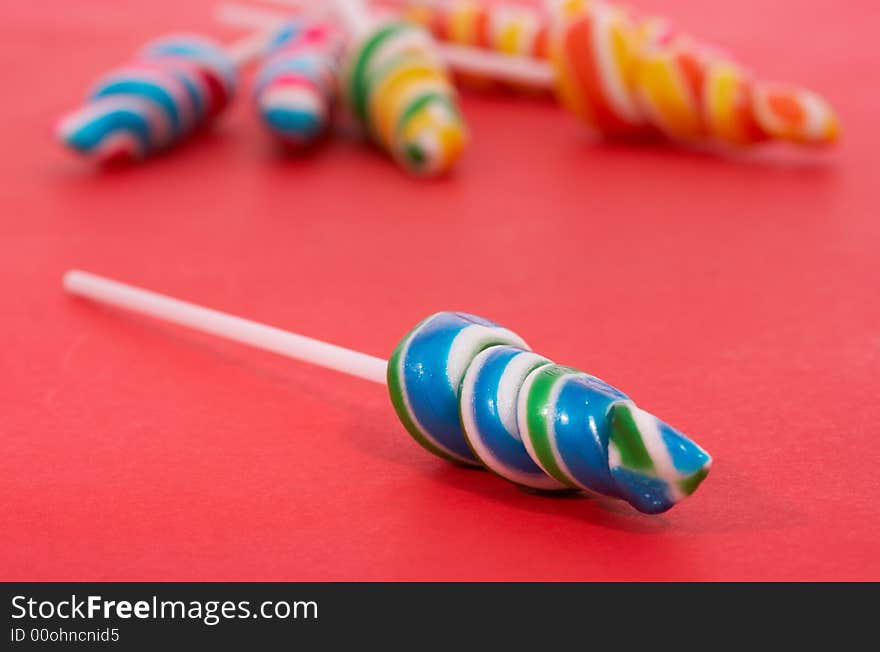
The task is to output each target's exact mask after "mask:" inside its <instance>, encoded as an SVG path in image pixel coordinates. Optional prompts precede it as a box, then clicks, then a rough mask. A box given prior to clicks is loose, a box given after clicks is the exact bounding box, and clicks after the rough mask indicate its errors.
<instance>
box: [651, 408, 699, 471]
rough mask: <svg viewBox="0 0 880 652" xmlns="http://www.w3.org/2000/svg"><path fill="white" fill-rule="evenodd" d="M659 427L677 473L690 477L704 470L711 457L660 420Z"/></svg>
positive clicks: (658, 421)
mask: <svg viewBox="0 0 880 652" xmlns="http://www.w3.org/2000/svg"><path fill="white" fill-rule="evenodd" d="M657 426H658V428H659V429H660V435H661V436H662V437H663V443H664V444H665V445H666V448H667V450H668V451H669V456H670V457H671V458H672V464H673V466H675V470H676V471H678V472H679V473H681V474H682V475H690V474H692V473H694V472H696V471H699V470H700V469H702V468H703V467H704V466H705V465H706V463H707V462H708V461H709V455H708V454H707V453H706V452H705V451H704V450H702V449H701V448H700V447H699V446H697V445H696V444H695V443H694V442H692V441H691V440H690V439H688V438H687V437H685V436H684V435H682V434H681V433H680V432H678V431H677V430H675V429H674V428H672V427H670V426H668V425H667V424H665V423H663V422H662V421H660V420H659V419H658V420H657Z"/></svg>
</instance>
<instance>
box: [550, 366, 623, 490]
mask: <svg viewBox="0 0 880 652" xmlns="http://www.w3.org/2000/svg"><path fill="white" fill-rule="evenodd" d="M560 382H562V383H564V385H563V388H562V390H561V391H560V392H559V398H558V399H557V403H556V406H555V408H556V419H555V423H554V430H555V433H556V440H555V441H556V448H557V450H558V451H559V456H560V457H561V458H562V460H563V462H564V463H565V467H566V468H567V469H568V470H569V471H570V472H571V475H572V476H573V478H574V479H575V480H576V481H577V482H578V483H579V484H581V485H583V486H585V487H587V488H589V489H591V490H593V491H596V492H598V493H601V494H605V495H606V496H619V495H620V492H619V491H618V489H617V486H616V484H615V482H614V479H613V478H612V477H611V474H610V473H609V470H608V436H609V434H610V433H609V428H608V421H607V419H606V414H607V413H608V408H609V407H610V406H611V404H612V403H614V402H616V401H620V400H627V396H626V395H625V394H624V393H623V392H621V391H620V390H618V389H615V388H614V387H612V386H611V385H609V384H608V383H606V382H604V381H602V380H599V379H598V378H595V377H594V376H590V375H588V374H578V375H572V376H568V377H566V378H564V379H563V380H562V381H560Z"/></svg>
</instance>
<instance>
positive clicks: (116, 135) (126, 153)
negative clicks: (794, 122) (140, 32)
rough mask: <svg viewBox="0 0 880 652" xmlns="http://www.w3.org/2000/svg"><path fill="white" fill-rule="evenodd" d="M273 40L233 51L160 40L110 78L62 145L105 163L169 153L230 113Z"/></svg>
mask: <svg viewBox="0 0 880 652" xmlns="http://www.w3.org/2000/svg"><path fill="white" fill-rule="evenodd" d="M267 38H268V37H267V36H266V35H265V34H257V35H254V36H252V37H249V38H247V39H244V40H242V41H240V42H239V43H237V44H235V45H233V46H231V47H229V48H223V47H221V46H220V45H218V44H217V43H215V42H213V41H210V40H208V39H205V38H202V37H198V36H189V35H180V36H170V37H166V38H163V39H160V40H157V41H155V42H153V43H151V44H149V45H147V46H146V47H145V48H144V49H143V50H141V52H140V53H139V54H138V56H137V57H136V58H135V60H134V61H132V62H130V63H129V64H127V65H125V66H122V67H120V68H117V69H115V70H113V71H111V72H109V73H108V74H107V75H105V76H104V77H103V78H102V79H101V80H100V81H99V82H98V83H97V84H96V85H95V87H94V89H93V90H92V92H91V93H90V95H89V97H88V101H87V102H86V104H85V105H84V106H83V107H82V108H80V109H78V110H76V111H74V112H72V113H70V114H68V115H67V116H65V117H64V118H62V119H61V121H60V122H59V123H58V138H59V140H61V142H62V143H64V144H65V145H67V146H68V147H69V148H71V149H72V150H73V151H75V152H77V153H79V154H82V155H84V156H86V157H89V158H92V159H95V160H97V161H100V162H109V161H119V160H124V161H131V160H139V159H142V158H144V157H146V156H148V155H150V154H153V153H155V152H159V151H162V150H165V149H168V148H169V147H171V146H173V145H174V144H175V143H177V142H179V141H180V140H182V139H183V138H185V137H186V136H188V135H190V134H192V133H193V132H194V131H196V130H197V129H198V128H200V127H202V126H204V125H206V124H207V123H209V122H211V121H212V120H213V119H214V118H216V117H217V116H218V115H219V114H220V113H221V112H222V111H223V110H224V109H225V108H226V107H227V105H228V104H229V102H230V101H231V99H232V97H233V95H234V93H235V89H236V85H237V76H238V73H237V67H238V66H239V65H241V64H243V63H244V62H246V61H247V60H249V59H251V58H252V57H253V56H255V55H256V54H257V53H258V52H259V51H260V50H261V49H262V48H263V47H264V45H265V41H266V40H267Z"/></svg>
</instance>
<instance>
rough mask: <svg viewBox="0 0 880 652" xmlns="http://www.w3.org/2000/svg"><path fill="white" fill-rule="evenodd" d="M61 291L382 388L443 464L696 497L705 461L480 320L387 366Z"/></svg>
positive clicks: (105, 282) (572, 485) (588, 486)
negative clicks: (306, 363)
mask: <svg viewBox="0 0 880 652" xmlns="http://www.w3.org/2000/svg"><path fill="white" fill-rule="evenodd" d="M64 286H65V288H66V289H67V291H68V292H70V293H72V294H76V295H79V296H83V297H88V298H90V299H93V300H96V301H100V302H103V303H107V304H110V305H115V306H118V307H122V308H126V309H129V310H133V311H135V312H139V313H142V314H146V315H151V316H153V317H158V318H160V319H165V320H167V321H171V322H174V323H177V324H181V325H184V326H187V327H189V328H193V329H196V330H201V331H204V332H208V333H212V334H214V335H218V336H221V337H225V338H228V339H232V340H235V341H238V342H242V343H245V344H249V345H251V346H254V347H257V348H261V349H265V350H268V351H272V352H275V353H279V354H281V355H286V356H288V357H291V358H294V359H298V360H304V361H307V362H311V363H314V364H317V365H321V366H324V367H329V368H331V369H336V370H338V371H342V372H345V373H348V374H351V375H354V376H358V377H361V378H365V379H367V380H372V381H374V382H378V383H383V382H387V385H388V391H389V394H390V396H391V402H392V404H393V406H394V409H395V411H396V412H397V415H398V417H399V418H400V421H401V423H402V424H403V425H404V427H405V428H406V430H407V431H408V432H409V433H410V434H411V435H412V437H413V438H414V439H415V440H416V441H417V442H418V443H419V444H420V445H421V446H423V447H424V448H425V449H427V450H429V451H430V452H432V453H434V454H435V455H438V456H439V457H442V458H444V459H447V460H450V461H453V462H456V463H459V464H467V465H473V466H484V467H486V468H488V469H490V470H492V471H493V472H495V473H497V474H498V475H500V476H502V477H503V478H506V479H508V480H510V481H512V482H514V483H517V484H519V485H522V486H525V487H529V488H533V489H540V490H571V489H581V490H584V491H587V492H589V493H593V494H599V495H602V496H607V497H611V498H619V499H622V500H625V501H626V502H628V503H629V504H630V505H632V506H633V507H635V508H636V509H638V510H639V511H642V512H645V513H649V514H655V513H660V512H664V511H666V510H668V509H670V508H671V507H673V506H674V505H675V504H676V503H678V502H680V501H681V500H683V499H684V498H686V497H687V496H689V495H690V494H692V493H693V492H694V491H695V490H696V488H697V487H698V486H699V484H700V483H701V482H702V481H703V479H705V477H706V475H707V474H708V472H709V467H710V465H711V458H710V457H709V455H708V454H707V453H706V452H705V451H703V450H702V449H701V448H700V447H699V446H697V445H696V444H695V443H693V442H692V441H691V440H690V439H688V438H687V437H685V436H684V435H683V434H681V433H680V432H678V431H677V430H675V429H673V428H672V427H670V426H669V425H667V424H665V423H663V422H662V421H660V420H659V419H657V418H656V417H654V416H652V415H651V414H648V413H647V412H645V411H644V410H642V409H640V408H638V407H637V406H636V405H635V403H634V402H633V401H632V399H630V398H629V397H628V396H627V395H626V394H624V393H623V392H621V391H620V390H618V389H616V388H614V387H612V386H611V385H609V384H608V383H606V382H604V381H602V380H600V379H598V378H596V377H595V376H591V375H590V374H587V373H584V372H581V371H577V370H576V369H572V368H569V367H563V366H560V365H556V364H554V363H552V362H551V361H550V360H547V359H546V358H543V357H541V356H539V355H537V354H535V353H532V352H531V351H530V349H529V347H528V345H527V344H526V343H525V342H524V341H523V339H522V338H521V337H520V336H518V335H517V334H516V333H513V332H512V331H510V330H507V329H506V328H503V327H501V326H499V325H498V324H495V323H493V322H491V321H488V320H486V319H483V318H481V317H475V316H473V315H468V314H464V313H458V312H440V313H437V314H434V315H432V316H430V317H428V318H427V319H425V320H424V321H422V322H421V323H419V324H418V325H416V327H415V328H414V329H413V330H412V331H410V333H408V334H407V335H406V336H404V338H403V339H402V340H401V341H400V343H399V344H398V345H397V348H396V349H395V350H394V352H393V353H392V355H391V359H390V360H389V361H388V362H387V363H386V362H385V360H382V359H380V358H376V357H373V356H370V355H366V354H364V353H358V352H356V351H351V350H349V349H344V348H342V347H338V346H335V345H332V344H328V343H326V342H320V341H318V340H314V339H311V338H308V337H304V336H302V335H297V334H294V333H289V332H286V331H282V330H280V329H277V328H272V327H270V326H265V325H262V324H257V323H255V322H252V321H248V320H245V319H242V318H240V317H234V316H232V315H228V314H224V313H221V312H217V311H215V310H210V309H208V308H202V307H200V306H196V305H194V304H191V303H186V302H183V301H179V300H177V299H172V298H170V297H165V296H162V295H159V294H155V293H153V292H148V291H146V290H141V289H138V288H135V287H132V286H129V285H124V284H122V283H118V282H116V281H111V280H109V279H104V278H101V277H98V276H95V275H92V274H88V273H86V272H80V271H71V272H68V273H67V274H66V275H65V278H64Z"/></svg>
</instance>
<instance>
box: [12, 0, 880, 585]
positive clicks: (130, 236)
mask: <svg viewBox="0 0 880 652" xmlns="http://www.w3.org/2000/svg"><path fill="white" fill-rule="evenodd" d="M637 4H638V6H639V7H642V8H645V9H649V10H660V9H662V10H663V12H664V13H666V14H668V15H670V16H672V17H673V18H675V19H676V22H677V23H678V24H679V25H680V26H682V27H683V28H684V29H687V30H690V31H693V32H695V33H698V34H700V35H702V36H703V37H705V38H707V39H710V40H714V41H716V42H718V43H720V44H723V45H725V46H727V47H729V48H730V49H731V50H732V51H734V52H737V53H738V54H739V55H740V56H741V58H742V59H743V60H744V61H746V62H747V63H750V64H753V65H756V66H758V67H760V68H761V69H762V70H763V71H764V72H765V73H766V74H767V76H769V77H776V78H786V79H792V80H801V81H809V82H811V84H812V85H813V86H814V87H815V88H816V89H818V90H820V91H822V92H823V93H825V94H827V96H828V97H829V98H830V99H831V100H832V101H833V103H834V104H835V105H836V107H837V108H838V109H839V111H840V114H841V116H842V121H843V125H844V129H845V134H844V140H843V142H842V143H841V144H840V146H839V147H837V148H835V149H834V150H833V151H830V152H826V153H821V154H815V155H814V154H809V155H804V154H798V153H791V152H782V153H778V152H771V153H769V154H767V155H761V156H758V157H746V158H744V159H742V160H740V159H737V160H720V159H718V158H713V157H709V156H705V155H700V154H695V153H689V152H683V151H680V150H675V149H672V148H663V147H653V148H652V147H643V148H639V147H628V146H611V145H605V146H592V145H590V144H589V143H588V142H587V139H586V138H585V136H584V135H583V131H582V129H581V128H580V126H579V125H578V124H577V123H576V121H575V120H573V119H572V118H570V117H569V116H567V115H566V114H564V113H563V112H562V111H560V110H559V109H557V108H556V107H554V106H553V105H551V104H550V103H545V102H540V101H536V100H528V99H520V100H513V99H510V98H498V97H494V98H493V97H480V96H476V95H466V96H465V98H464V99H463V102H462V104H463V109H464V111H465V113H466V115H467V118H468V120H469V122H470V125H471V128H472V130H473V134H474V139H473V145H472V147H471V148H470V150H469V151H468V153H467V156H466V157H465V158H464V159H463V160H462V162H461V165H460V167H459V168H458V170H457V173H456V174H455V175H454V176H453V177H452V178H450V179H448V180H444V181H439V182H424V181H418V180H413V179H410V178H407V177H406V176H404V175H403V174H401V173H400V172H399V171H398V170H397V169H396V168H395V167H394V166H393V165H391V164H390V163H389V162H388V161H386V160H385V159H384V158H383V157H382V156H381V155H378V154H376V153H375V152H373V151H371V150H370V149H368V148H364V147H362V146H360V145H358V144H356V143H352V142H346V141H343V140H339V141H336V142H333V143H331V144H330V145H329V146H328V147H326V148H324V149H322V150H321V151H319V152H317V153H316V154H315V155H314V156H311V157H307V158H304V159H285V158H283V157H281V156H279V155H277V153H276V152H274V151H273V149H272V147H270V146H269V144H268V142H267V141H266V139H265V138H264V137H263V135H262V134H261V132H260V130H259V127H258V125H257V124H256V123H255V121H254V119H253V116H252V115H251V113H250V107H249V105H248V103H247V102H241V103H239V105H238V107H237V108H236V110H234V111H233V112H232V114H230V115H229V116H227V118H226V119H225V120H224V121H223V122H222V123H221V124H220V125H219V126H218V128H217V129H216V130H214V131H213V132H212V133H210V134H208V135H205V136H203V137H200V138H198V139H197V140H196V141H195V142H192V143H189V145H188V146H185V147H182V148H181V149H179V150H178V151H176V152H174V153H172V154H170V155H168V156H164V157H161V158H159V159H156V160H153V161H151V162H149V163H148V164H146V165H143V166H141V167H137V168H133V169H129V170H124V171H119V172H115V173H110V174H100V173H97V172H96V171H95V170H92V169H90V168H89V167H88V166H87V165H83V164H82V162H81V161H77V160H74V159H72V158H70V157H68V156H67V155H65V153H63V152H62V151H60V150H59V148H58V147H57V146H56V144H55V143H53V142H52V140H51V138H50V137H49V125H50V124H51V122H52V120H53V119H54V118H56V117H57V116H58V115H59V113H60V112H62V111H63V110H64V109H66V108H69V107H70V106H71V105H72V104H73V103H74V102H75V101H76V100H78V99H79V98H81V97H82V95H83V93H84V91H85V89H86V88H87V84H88V82H89V81H90V80H92V79H93V78H94V77H95V76H96V75H98V74H99V73H100V72H102V71H103V70H106V69H107V68H109V67H110V66H112V65H114V64H116V63H119V62H121V61H123V60H124V59H125V58H126V57H127V56H128V55H129V54H130V53H131V52H132V51H133V50H134V49H135V48H137V47H138V46H139V45H140V44H142V43H143V42H145V41H146V40H148V39H149V38H150V37H152V36H155V35H157V34H160V33H163V32H167V31H174V30H179V29H181V28H187V29H199V30H202V31H206V32H209V33H212V34H214V35H216V36H223V37H229V38H231V37H233V36H234V35H235V32H233V31H231V30H228V29H222V28H218V27H216V26H215V25H213V24H212V22H211V19H210V8H211V2H209V1H207V0H200V1H199V2H186V3H183V2H167V1H162V2H159V1H157V0H138V1H130V2H121V1H119V0H114V1H112V2H111V1H110V0H105V1H102V2H98V1H96V0H93V1H91V2H78V3H72V2H65V1H62V0H56V1H55V2H49V3H29V2H18V3H5V4H4V5H3V7H2V9H0V44H2V45H0V56H2V59H0V73H2V78H3V80H4V87H5V88H6V93H5V101H4V102H3V103H2V104H0V129H2V130H3V131H2V143H3V148H2V150H0V179H2V183H0V283H2V288H3V290H4V291H3V292H2V294H0V317H2V319H0V342H2V348H0V378H2V380H0V496H2V498H0V503H2V509H0V578H2V579H6V580H12V579H25V580H101V579H114V580H172V579H173V580H203V579H210V580H245V579H246V580H306V579H320V580H331V579H858V578H862V579H869V578H870V579H875V580H877V579H880V555H878V554H877V553H878V541H880V509H878V495H877V494H878V488H880V486H878V485H880V483H878V468H880V466H878V443H877V442H878V433H880V428H878V425H877V424H878V421H880V406H878V400H877V397H878V389H880V373H878V372H880V297H878V284H880V262H878V259H880V256H878V244H880V222H878V217H877V215H878V211H877V203H878V200H880V179H878V176H877V170H876V167H875V165H876V160H877V152H878V144H880V143H878V139H877V136H876V124H877V120H878V116H880V95H878V93H877V92H876V88H875V87H874V86H876V84H874V83H873V82H872V80H874V79H876V73H877V67H878V63H880V62H878V56H877V54H876V51H877V50H876V34H877V32H878V28H880V21H878V20H877V18H878V16H877V13H878V12H877V9H876V2H874V1H873V0H865V1H862V2H851V3H847V4H846V5H845V6H844V5H841V4H840V3H839V2H837V1H836V0H810V1H798V2H770V1H767V2H760V1H758V0H748V1H742V2H736V3H724V4H721V5H716V4H715V3H706V2H698V1H694V0H689V1H686V0H675V1H672V0H669V1H667V2H660V0H644V1H641V2H638V3H637ZM73 266H78V267H82V268H84V269H88V270H91V271H95V272H98V273H103V274H107V275H110V276H113V277H116V278H119V279H121V280H125V281H129V282H132V283H136V284H141V285H144V286H146V287H148V288H152V289H156V290H158V291H163V292H168V293H171V294H173V295H176V296H179V297H182V298H186V299H190V300H193V301H197V302H200V303H204V304H206V305H209V306H212V307H217V308H220V309H224V310H228V311H231V312H234V313H237V314H241V315H244V316H248V317H251V318H254V319H257V320H263V321H266V322H268V323H271V324H273V325H277V326H281V327H286V328H290V329H292V330H296V331H299V332H302V333H305V334H308V335H313V336H316V337H321V338H325V339H327V340H329V341H332V342H336V343H339V344H343V345H347V346H351V347H354V348H357V349H360V350H363V351H366V352H369V353H374V354H377V355H387V354H388V353H390V351H391V349H392V348H393V346H394V345H395V343H396V342H397V339H398V338H399V337H400V336H402V335H403V333H404V332H405V331H406V330H407V329H408V328H409V327H411V326H412V325H413V324H414V323H415V322H416V321H418V320H419V319H421V318H422V317H424V316H425V315H427V314H429V313H431V312H433V311H436V310H441V309H459V310H466V311H470V312H475V313H478V314H481V315H485V316H487V317H490V318H493V319H495V320H497V321H499V322H501V323H503V324H505V325H507V326H508V327H510V328H512V329H514V330H516V331H517V332H519V333H521V334H522V335H523V336H524V337H525V338H526V339H527V340H528V341H529V342H530V343H531V344H532V346H533V347H534V348H535V349H536V350H537V351H539V352H541V353H543V354H545V355H547V356H549V357H551V358H553V359H556V360H558V361H561V362H564V363H567V364H571V365H574V366H578V367H581V368H583V369H587V370H589V371H591V372H592V373H595V374H597V375H599V376H602V377H604V378H606V379H607V380H608V381H610V382H612V383H614V384H617V385H619V386H621V387H622V388H624V389H625V390H626V391H627V392H629V393H630V394H631V395H632V396H633V397H634V398H635V399H636V400H637V401H639V403H640V404H641V405H643V406H644V407H645V408H647V409H649V410H651V411H653V412H655V413H656V414H658V415H660V416H661V417H662V418H664V419H665V420H667V421H668V422H670V423H672V424H675V425H676V426H678V427H680V428H681V429H682V430H684V431H685V432H687V433H689V434H691V435H692V436H693V437H694V438H695V439H696V440H697V441H699V442H700V443H701V444H702V445H703V446H704V447H705V448H707V449H708V450H709V451H710V452H711V453H712V454H713V455H714V457H715V466H714V468H713V471H712V473H711V474H710V476H709V479H708V480H707V481H706V482H705V484H704V485H703V487H702V488H701V489H700V491H698V492H697V493H696V494H695V495H694V496H693V497H692V498H691V499H689V500H688V501H686V502H685V503H683V504H682V505H680V506H679V507H677V508H676V509H674V510H672V511H671V512H669V513H667V514H666V515H663V516H658V517H647V516H642V515H639V514H637V513H635V512H633V511H632V510H630V509H628V508H626V506H624V505H606V504H602V503H601V502H597V501H591V500H587V499H551V498H543V497H538V496H533V495H528V494H525V493H522V492H520V491H518V490H517V489H515V488H513V487H512V486H509V485H507V484H506V483H503V482H501V481H500V480H498V479H497V478H495V477H493V476H491V475H489V474H488V473H481V472H475V471H467V470H463V469H460V468H456V467H453V466H450V465H448V464H446V463H444V462H442V461H440V460H437V459H434V458H433V457H431V456H430V455H428V454H427V453H425V452H424V451H423V450H421V449H420V448H419V447H418V446H416V445H415V444H414V443H413V442H412V441H411V440H410V439H409V438H408V436H407V435H406V433H405V432H404V430H403V428H402V427H401V426H400V425H399V423H398V422H397V421H396V419H395V416H394V413H393V411H392V409H391V406H390V402H389V401H388V398H387V396H386V394H385V392H384V390H383V389H382V388H380V387H379V386H374V385H371V384H369V383H367V382H363V381H360V380H357V379H353V378H348V377H344V376H341V375H339V374H336V373H333V372H330V371H324V370H320V369H315V368H311V367H309V366H305V365H302V364H298V363H294V362H290V361H286V360H283V359H280V358H277V357H274V356H272V355H269V354H263V353H259V352H254V351H251V350H248V349H245V348H243V347H240V346H237V345H233V344H229V343H225V342H221V341H217V340H215V339H212V338H209V337H204V336H200V335H195V334H192V333H190V332H186V331H183V330H181V329H177V328H174V327H169V326H165V325H162V324H158V323H155V322H150V321H148V320H142V319H138V318H133V317H129V316H125V315H122V314H120V313H113V312H110V311H105V310H101V309H97V308H96V307H94V306H91V305H88V304H86V303H83V302H80V301H76V300H73V299H70V298H69V297H66V296H65V295H64V294H63V293H62V292H61V289H60V284H59V281H60V277H61V274H62V272H63V271H64V270H65V269H67V268H68V267H73Z"/></svg>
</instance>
